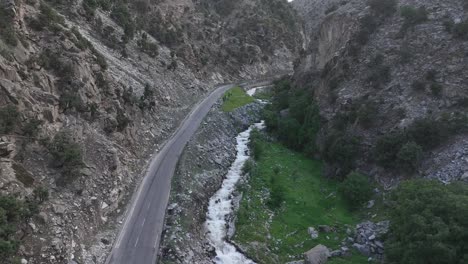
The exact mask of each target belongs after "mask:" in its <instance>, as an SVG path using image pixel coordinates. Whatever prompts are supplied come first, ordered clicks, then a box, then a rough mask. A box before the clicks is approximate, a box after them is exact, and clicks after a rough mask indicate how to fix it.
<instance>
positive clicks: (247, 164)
mask: <svg viewBox="0 0 468 264" xmlns="http://www.w3.org/2000/svg"><path fill="white" fill-rule="evenodd" d="M254 166H255V164H254V162H253V161H252V160H251V159H248V160H247V161H246V162H245V163H244V166H242V174H244V175H245V174H247V173H250V172H251V171H252V169H253V168H254Z"/></svg>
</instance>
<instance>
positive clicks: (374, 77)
mask: <svg viewBox="0 0 468 264" xmlns="http://www.w3.org/2000/svg"><path fill="white" fill-rule="evenodd" d="M391 77H392V76H391V68H390V66H386V65H381V66H378V67H374V68H373V69H372V70H371V73H370V74H369V76H368V77H367V82H368V83H369V84H370V85H371V86H373V87H374V88H376V89H378V88H382V86H384V85H385V84H387V83H388V82H390V81H391V80H392V79H391Z"/></svg>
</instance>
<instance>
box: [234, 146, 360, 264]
mask: <svg viewBox="0 0 468 264" xmlns="http://www.w3.org/2000/svg"><path fill="white" fill-rule="evenodd" d="M260 144H261V149H262V152H261V156H260V159H259V160H258V161H257V162H256V166H255V168H254V169H253V170H252V172H251V176H250V178H249V184H248V185H244V186H241V187H240V189H241V190H242V191H243V193H244V196H243V198H242V201H241V204H240V208H239V211H238V214H237V217H238V220H237V222H236V234H235V236H234V237H233V240H234V241H235V243H237V244H238V245H241V246H242V247H243V248H245V249H247V254H248V255H249V257H251V258H253V259H254V260H256V261H257V262H258V263H285V262H288V261H292V260H299V259H302V254H303V253H304V252H306V251H308V250H309V249H311V248H312V247H314V246H316V245H317V244H323V245H325V246H327V247H329V248H331V249H332V250H334V249H338V248H339V247H340V243H341V241H342V240H343V238H345V237H346V226H345V225H350V226H353V225H355V224H356V223H357V217H356V216H354V215H353V214H351V213H350V211H349V210H348V209H347V208H346V207H345V204H344V201H343V200H342V199H341V197H339V196H338V195H337V194H336V192H337V182H335V181H332V180H327V179H325V178H324V177H322V176H321V163H320V162H319V161H314V160H311V159H309V158H307V157H305V156H304V155H302V154H299V153H296V152H293V151H291V150H289V149H288V148H286V147H284V146H282V145H281V144H279V143H270V142H265V141H260ZM275 167H277V168H276V169H275ZM275 171H276V173H275ZM273 175H277V176H276V177H275V181H274V182H273V181H272V177H273ZM273 184H278V185H281V186H283V187H282V189H283V192H284V202H283V203H282V205H281V206H280V207H279V208H277V209H274V211H272V210H270V208H269V207H268V206H267V200H268V192H269V190H271V188H272V187H273V186H272V185H273ZM318 225H328V226H335V227H337V231H336V232H332V233H320V234H319V237H318V239H315V240H313V239H312V238H311V237H310V235H309V234H308V232H307V228H308V227H310V226H313V227H315V228H316V229H317V228H318ZM328 263H332V264H333V263H334V264H341V263H352V264H357V263H367V258H365V257H363V256H361V255H358V254H353V256H352V257H350V258H346V259H343V258H334V259H331V260H330V261H329V262H328Z"/></svg>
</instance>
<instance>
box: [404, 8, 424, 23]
mask: <svg viewBox="0 0 468 264" xmlns="http://www.w3.org/2000/svg"><path fill="white" fill-rule="evenodd" d="M400 13H401V16H402V17H403V18H404V19H405V24H406V25H408V26H413V25H417V24H420V23H423V22H425V21H427V10H426V8H425V7H423V6H422V7H419V8H414V7H412V6H402V7H401V9H400Z"/></svg>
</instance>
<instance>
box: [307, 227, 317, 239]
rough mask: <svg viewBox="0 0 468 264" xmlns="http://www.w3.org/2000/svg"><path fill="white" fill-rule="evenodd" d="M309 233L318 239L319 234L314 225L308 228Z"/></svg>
mask: <svg viewBox="0 0 468 264" xmlns="http://www.w3.org/2000/svg"><path fill="white" fill-rule="evenodd" d="M307 233H309V235H310V237H311V238H312V239H317V238H318V236H319V233H318V231H317V230H315V228H313V227H309V228H307Z"/></svg>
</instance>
